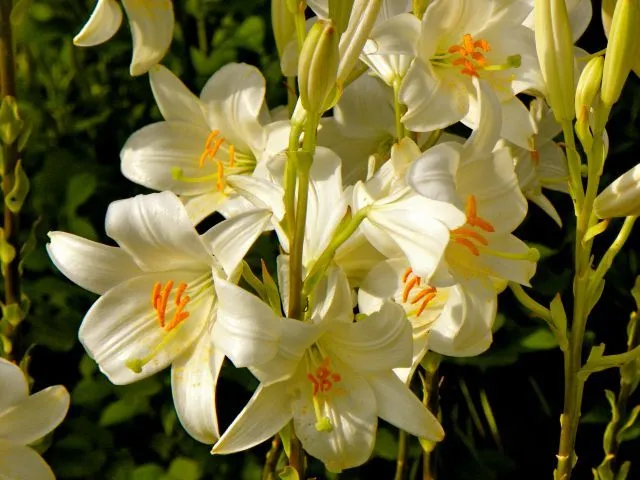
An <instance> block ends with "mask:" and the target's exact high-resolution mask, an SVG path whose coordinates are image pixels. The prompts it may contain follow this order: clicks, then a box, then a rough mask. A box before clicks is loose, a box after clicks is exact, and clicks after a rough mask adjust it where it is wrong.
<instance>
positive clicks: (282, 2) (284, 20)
mask: <svg viewBox="0 0 640 480" xmlns="http://www.w3.org/2000/svg"><path fill="white" fill-rule="evenodd" d="M271 25H272V26H273V37H274V38H275V40H276V48H277V50H278V55H280V57H282V54H283V52H284V49H285V47H286V46H287V43H289V41H290V40H291V38H292V37H293V35H294V33H295V31H296V25H295V22H294V20H293V15H292V14H291V12H290V11H289V8H288V7H287V2H286V0H273V1H272V2H271Z"/></svg>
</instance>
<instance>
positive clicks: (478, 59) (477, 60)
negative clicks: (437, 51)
mask: <svg viewBox="0 0 640 480" xmlns="http://www.w3.org/2000/svg"><path fill="white" fill-rule="evenodd" d="M476 50H482V51H483V52H488V51H490V50H491V46H490V45H489V42H487V41H486V40H484V39H480V40H477V41H474V40H473V36H472V35H471V34H469V33H466V34H464V35H463V37H462V44H460V45H452V46H451V47H449V49H448V50H447V51H448V52H449V53H450V54H452V55H459V58H457V59H455V60H453V61H452V62H451V64H452V65H453V66H456V67H457V66H462V67H464V68H463V69H462V70H461V71H460V73H462V74H463V75H468V76H470V77H479V76H480V75H479V74H478V70H481V69H485V68H488V67H489V61H488V60H487V59H486V58H485V56H484V55H483V54H482V53H481V52H478V51H476Z"/></svg>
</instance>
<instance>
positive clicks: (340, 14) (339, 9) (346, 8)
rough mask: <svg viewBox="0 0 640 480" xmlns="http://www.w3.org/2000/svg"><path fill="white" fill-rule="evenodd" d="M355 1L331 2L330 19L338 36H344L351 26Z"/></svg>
mask: <svg viewBox="0 0 640 480" xmlns="http://www.w3.org/2000/svg"><path fill="white" fill-rule="evenodd" d="M353 2H354V0H329V18H331V20H333V23H334V25H335V26H336V29H337V30H338V34H340V35H341V34H342V32H344V31H345V30H346V29H347V25H349V17H351V9H352V8H353Z"/></svg>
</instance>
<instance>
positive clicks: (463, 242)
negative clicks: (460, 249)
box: [453, 237, 480, 257]
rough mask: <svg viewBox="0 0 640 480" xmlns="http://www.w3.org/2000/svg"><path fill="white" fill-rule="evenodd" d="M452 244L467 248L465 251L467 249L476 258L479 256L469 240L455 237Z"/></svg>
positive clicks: (478, 252)
mask: <svg viewBox="0 0 640 480" xmlns="http://www.w3.org/2000/svg"><path fill="white" fill-rule="evenodd" d="M453 241H454V242H456V243H459V244H460V245H463V246H465V247H467V249H469V251H470V252H471V253H472V254H473V255H475V256H476V257H477V256H478V255H480V250H478V247H476V246H475V245H474V244H473V243H472V242H471V240H468V239H466V238H460V237H455V238H454V239H453Z"/></svg>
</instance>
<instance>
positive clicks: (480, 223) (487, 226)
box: [467, 217, 495, 233]
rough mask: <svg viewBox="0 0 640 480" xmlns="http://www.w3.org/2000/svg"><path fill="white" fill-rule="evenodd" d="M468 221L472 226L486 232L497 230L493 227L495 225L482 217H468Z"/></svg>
mask: <svg viewBox="0 0 640 480" xmlns="http://www.w3.org/2000/svg"><path fill="white" fill-rule="evenodd" d="M467 223H468V224H469V225H471V226H472V227H478V228H479V229H481V230H484V231H485V232H489V233H491V232H495V228H493V225H491V223H489V222H487V221H486V220H484V219H482V218H480V217H473V218H468V219H467Z"/></svg>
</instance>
